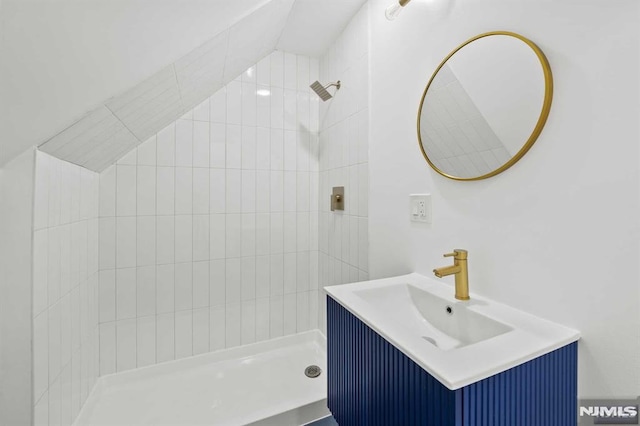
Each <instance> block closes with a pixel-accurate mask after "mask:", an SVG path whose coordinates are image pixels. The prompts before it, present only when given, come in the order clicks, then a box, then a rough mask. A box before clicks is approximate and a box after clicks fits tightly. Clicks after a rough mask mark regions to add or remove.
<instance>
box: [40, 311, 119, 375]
mask: <svg viewBox="0 0 640 426" xmlns="http://www.w3.org/2000/svg"><path fill="white" fill-rule="evenodd" d="M49 357H51V355H49ZM115 372H116V323H115V322H107V323H104V324H100V375H101V376H103V375H105V374H112V373H115Z"/></svg>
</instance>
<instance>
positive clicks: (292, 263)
mask: <svg viewBox="0 0 640 426" xmlns="http://www.w3.org/2000/svg"><path fill="white" fill-rule="evenodd" d="M297 263H298V260H297V255H296V253H285V254H284V294H288V293H295V292H296V289H297V283H296V279H297V270H296V266H297Z"/></svg>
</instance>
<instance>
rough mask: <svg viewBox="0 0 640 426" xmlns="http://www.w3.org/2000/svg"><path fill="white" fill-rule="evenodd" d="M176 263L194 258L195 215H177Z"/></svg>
mask: <svg viewBox="0 0 640 426" xmlns="http://www.w3.org/2000/svg"><path fill="white" fill-rule="evenodd" d="M175 220H176V228H175V229H176V241H175V248H176V251H175V254H176V263H179V262H191V261H192V260H193V216H190V215H181V216H176V217H175Z"/></svg>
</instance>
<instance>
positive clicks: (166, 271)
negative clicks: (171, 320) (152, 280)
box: [156, 264, 175, 314]
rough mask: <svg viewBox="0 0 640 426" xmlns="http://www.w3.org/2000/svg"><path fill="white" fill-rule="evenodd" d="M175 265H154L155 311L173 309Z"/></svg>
mask: <svg viewBox="0 0 640 426" xmlns="http://www.w3.org/2000/svg"><path fill="white" fill-rule="evenodd" d="M174 277H175V265H173V264H168V265H158V266H157V267H156V311H157V313H158V314H165V313H168V312H173V311H174V310H175V285H174V282H175V280H174Z"/></svg>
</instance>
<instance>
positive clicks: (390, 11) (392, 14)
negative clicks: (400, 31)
mask: <svg viewBox="0 0 640 426" xmlns="http://www.w3.org/2000/svg"><path fill="white" fill-rule="evenodd" d="M410 1H411V0H397V2H395V3H393V4H392V5H391V6H389V7H387V10H385V11H384V14H385V16H386V17H387V19H388V20H390V21H393V20H394V19H396V18H397V17H398V15H400V12H402V8H403V7H405V6H406V5H407V4H409V2H410Z"/></svg>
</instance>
